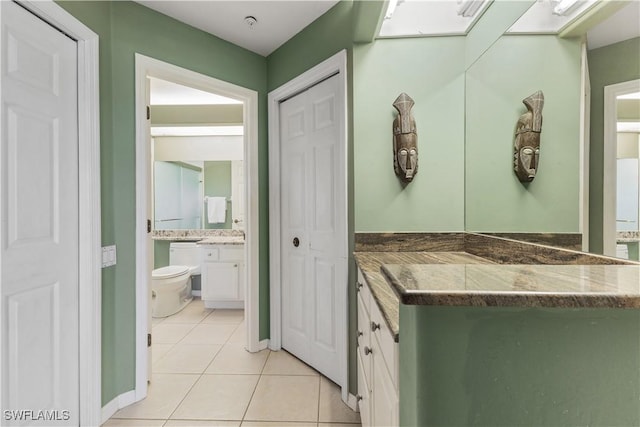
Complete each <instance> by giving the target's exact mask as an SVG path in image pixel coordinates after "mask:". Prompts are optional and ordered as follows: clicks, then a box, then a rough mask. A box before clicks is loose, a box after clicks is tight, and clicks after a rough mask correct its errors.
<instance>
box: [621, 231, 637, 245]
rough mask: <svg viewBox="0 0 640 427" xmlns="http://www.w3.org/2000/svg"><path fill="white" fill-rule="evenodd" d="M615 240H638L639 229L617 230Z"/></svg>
mask: <svg viewBox="0 0 640 427" xmlns="http://www.w3.org/2000/svg"><path fill="white" fill-rule="evenodd" d="M616 241H617V242H618V243H631V242H640V231H618V233H617V235H616Z"/></svg>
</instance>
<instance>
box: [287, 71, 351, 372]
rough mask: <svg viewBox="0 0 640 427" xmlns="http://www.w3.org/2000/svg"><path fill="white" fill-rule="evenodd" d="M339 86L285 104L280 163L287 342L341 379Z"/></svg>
mask: <svg viewBox="0 0 640 427" xmlns="http://www.w3.org/2000/svg"><path fill="white" fill-rule="evenodd" d="M338 90H339V78H338V76H333V77H331V78H329V79H327V80H324V81H323V82H321V83H318V84H317V85H315V86H313V87H311V88H310V89H308V90H306V91H305V92H302V93H300V94H298V95H296V96H294V97H292V98H290V99H288V100H286V101H284V102H283V103H281V104H280V134H281V160H280V165H281V177H282V178H281V194H282V196H281V203H282V204H281V212H282V216H281V218H282V219H281V221H282V233H281V236H282V241H281V248H282V347H283V348H284V349H286V350H288V351H289V352H291V353H292V354H294V355H295V356H296V357H298V358H300V359H301V360H303V361H305V362H306V363H308V364H309V365H311V366H313V367H314V368H316V369H317V370H318V371H320V372H321V373H322V374H324V375H325V376H327V377H328V378H330V379H332V380H333V381H334V382H336V383H338V384H340V383H341V378H340V366H341V361H340V360H339V356H340V351H339V350H340V348H339V346H340V345H341V344H342V343H341V342H340V338H339V337H340V333H339V332H340V331H339V328H343V327H344V325H339V324H338V319H339V318H340V316H338V314H337V311H338V310H339V302H340V297H341V295H340V293H341V292H345V293H346V285H345V284H346V254H345V249H344V248H345V246H346V245H345V242H344V239H345V235H346V231H345V227H346V223H345V220H344V218H343V217H344V212H346V208H345V206H344V203H345V202H344V198H343V197H341V194H342V193H341V191H340V188H341V186H344V183H342V182H341V181H342V178H341V177H343V174H342V172H341V171H342V169H343V167H344V152H343V150H342V148H341V144H340V143H339V141H340V135H339V132H340V131H341V129H342V126H343V123H341V120H342V116H341V115H340V114H338V109H337V105H336V102H337V100H338V99H339V96H338ZM296 239H297V240H296ZM343 298H346V297H344V296H343Z"/></svg>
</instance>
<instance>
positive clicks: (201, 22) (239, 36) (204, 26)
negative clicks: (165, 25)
mask: <svg viewBox="0 0 640 427" xmlns="http://www.w3.org/2000/svg"><path fill="white" fill-rule="evenodd" d="M137 3H140V4H142V5H144V6H147V7H149V8H151V9H154V10H156V11H158V12H160V13H163V14H165V15H168V16H170V17H172V18H174V19H177V20H178V21H182V22H184V23H186V24H189V25H191V26H192V27H195V28H199V29H200V30H203V31H206V32H208V33H210V34H213V35H215V36H217V37H220V38H221V39H223V40H226V41H228V42H231V43H233V44H235V45H237V46H241V47H243V48H245V49H248V50H250V51H252V52H255V53H257V54H260V55H262V56H267V55H269V54H270V53H271V52H273V51H274V50H276V49H277V48H278V47H280V46H281V45H282V44H284V43H285V42H286V41H287V40H289V39H290V38H292V37H293V36H295V35H296V34H297V33H298V32H300V31H301V30H302V29H303V28H305V27H306V26H307V25H309V24H310V23H312V22H313V21H315V20H316V19H317V18H318V17H320V16H321V15H323V14H324V13H325V12H326V11H327V10H329V9H331V7H332V6H333V5H335V4H336V3H338V0H301V1H300V0H298V1H296V0H289V1H273V0H257V1H255V0H254V1H244V0H235V1H233V0H208V1H190V0H182V1H173V0H168V1H167V0H138V1H137ZM247 16H253V17H255V19H256V20H257V22H256V23H255V24H254V25H252V26H250V25H248V24H247V23H246V22H245V17H247Z"/></svg>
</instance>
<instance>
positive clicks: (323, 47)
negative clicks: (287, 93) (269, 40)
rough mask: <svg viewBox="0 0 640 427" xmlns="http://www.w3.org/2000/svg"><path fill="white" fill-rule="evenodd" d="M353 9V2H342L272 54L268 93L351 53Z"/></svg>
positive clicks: (269, 64) (348, 0) (268, 71)
mask: <svg viewBox="0 0 640 427" xmlns="http://www.w3.org/2000/svg"><path fill="white" fill-rule="evenodd" d="M352 9H353V2H352V1H350V0H343V1H341V2H339V3H338V4H336V5H335V6H334V7H332V8H331V9H329V10H328V11H327V12H326V13H325V14H324V15H322V16H321V17H320V18H318V19H316V20H315V21H314V22H312V23H311V24H310V25H309V26H308V27H306V28H305V29H304V30H302V31H300V32H299V33H298V34H296V35H295V36H294V37H293V38H291V39H290V40H289V41H287V42H286V43H285V44H283V45H282V46H280V47H279V48H278V49H276V50H275V51H274V52H273V53H271V54H270V55H269V56H268V57H267V87H268V90H269V91H272V90H274V89H277V88H278V87H280V86H282V85H283V84H284V83H286V82H288V81H289V80H291V79H292V78H294V77H297V76H299V75H300V74H302V73H304V72H305V71H307V70H308V69H310V68H312V67H313V66H315V65H317V64H319V63H320V62H322V61H324V60H325V59H327V58H329V57H331V56H333V55H334V54H336V53H338V52H340V51H341V50H342V49H347V50H349V51H350V50H351V45H352V44H353V43H352V34H353V25H352V22H353V17H352ZM349 62H350V59H349ZM349 66H350V65H349Z"/></svg>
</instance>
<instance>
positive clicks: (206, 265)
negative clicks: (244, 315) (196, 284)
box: [201, 244, 245, 308]
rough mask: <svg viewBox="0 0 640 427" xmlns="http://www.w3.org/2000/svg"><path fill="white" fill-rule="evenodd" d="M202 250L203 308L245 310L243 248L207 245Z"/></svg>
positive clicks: (241, 246) (238, 246)
mask: <svg viewBox="0 0 640 427" xmlns="http://www.w3.org/2000/svg"><path fill="white" fill-rule="evenodd" d="M201 248H202V249H201V250H202V291H201V292H202V293H201V298H202V300H203V301H204V306H205V307H207V308H244V283H245V277H244V245H237V244H236V245H215V244H206V245H202V246H201Z"/></svg>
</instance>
